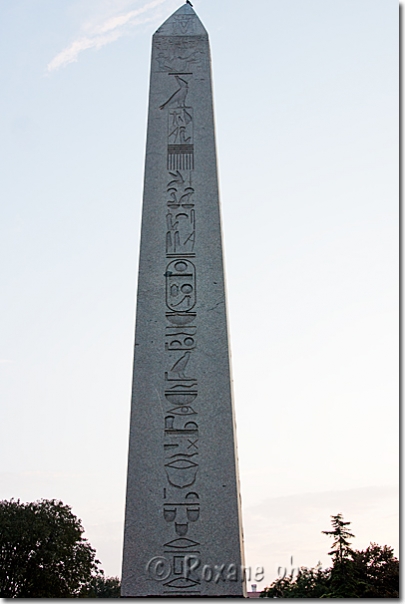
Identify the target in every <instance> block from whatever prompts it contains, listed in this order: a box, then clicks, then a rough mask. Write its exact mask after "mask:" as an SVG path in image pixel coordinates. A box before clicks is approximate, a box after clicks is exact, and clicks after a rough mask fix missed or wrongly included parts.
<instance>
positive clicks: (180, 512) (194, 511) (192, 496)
mask: <svg viewBox="0 0 405 604" xmlns="http://www.w3.org/2000/svg"><path fill="white" fill-rule="evenodd" d="M185 499H186V501H184V502H181V503H165V504H164V507H163V517H164V519H165V520H166V522H174V528H175V532H176V534H177V535H179V536H180V537H184V536H185V535H186V534H187V533H188V528H189V523H190V522H196V521H197V520H198V519H199V517H200V503H199V497H198V495H197V493H187V495H186V497H185ZM174 574H176V572H175V573H174Z"/></svg>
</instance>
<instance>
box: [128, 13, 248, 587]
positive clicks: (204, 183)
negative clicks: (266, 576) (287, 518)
mask: <svg viewBox="0 0 405 604" xmlns="http://www.w3.org/2000/svg"><path fill="white" fill-rule="evenodd" d="M243 564H244V560H243V537H242V529H241V518H240V495H239V484H238V472H237V455H236V447H235V425H234V415H233V405H232V392H231V379H230V367H229V350H228V334H227V320H226V304H225V288H224V271H223V260H222V241H221V224H220V214H219V199H218V179H217V162H216V148H215V132H214V119H213V106H212V86H211V62H210V50H209V41H208V35H207V32H206V30H205V29H204V27H203V25H202V23H201V22H200V20H199V19H198V17H197V15H196V14H195V12H194V10H193V9H192V8H191V6H190V5H189V4H185V5H184V6H182V7H181V8H180V9H179V10H178V11H177V12H175V13H174V14H173V15H172V16H171V17H170V18H169V19H168V20H167V21H166V22H165V23H164V24H163V25H162V26H161V27H160V28H159V29H158V30H157V32H156V33H155V34H154V36H153V44H152V64H151V79H150V97H149V117H148V135H147V144H146V162H145V183H144V198H143V215H142V235H141V250H140V262H139V282H138V298H137V316H136V331H135V355H134V373H133V391H132V411H131V426H130V446H129V462H128V483H127V501H126V519H125V536H124V560H123V574H122V596H123V597H142V596H155V597H156V596H162V597H170V596H174V597H181V596H184V597H202V596H212V597H216V596H224V597H226V596H228V597H232V596H234V597H241V596H243V594H244V591H245V590H244V583H243V582H242V580H241V579H242V573H241V566H242V565H243Z"/></svg>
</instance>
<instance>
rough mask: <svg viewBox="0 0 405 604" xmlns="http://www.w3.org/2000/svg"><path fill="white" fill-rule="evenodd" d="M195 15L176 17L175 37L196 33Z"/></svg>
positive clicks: (174, 22)
mask: <svg viewBox="0 0 405 604" xmlns="http://www.w3.org/2000/svg"><path fill="white" fill-rule="evenodd" d="M194 25H195V17H194V15H174V21H173V36H178V35H180V36H184V35H186V34H193V33H194Z"/></svg>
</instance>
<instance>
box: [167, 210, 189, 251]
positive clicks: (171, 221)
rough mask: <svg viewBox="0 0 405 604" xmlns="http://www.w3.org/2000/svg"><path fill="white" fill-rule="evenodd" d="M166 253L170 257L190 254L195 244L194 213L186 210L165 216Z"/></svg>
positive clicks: (169, 212) (168, 213)
mask: <svg viewBox="0 0 405 604" xmlns="http://www.w3.org/2000/svg"><path fill="white" fill-rule="evenodd" d="M166 224H167V233H166V253H167V254H171V255H182V254H191V253H192V252H193V250H194V244H195V212H194V210H188V211H187V210H186V211H182V212H175V213H174V212H171V211H170V210H169V211H168V212H167V214H166Z"/></svg>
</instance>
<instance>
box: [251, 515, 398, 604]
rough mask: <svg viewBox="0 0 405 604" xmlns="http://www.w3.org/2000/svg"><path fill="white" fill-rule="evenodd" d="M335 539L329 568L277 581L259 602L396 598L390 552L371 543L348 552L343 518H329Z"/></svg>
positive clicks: (395, 565) (394, 566)
mask: <svg viewBox="0 0 405 604" xmlns="http://www.w3.org/2000/svg"><path fill="white" fill-rule="evenodd" d="M331 518H332V527H333V530H332V531H322V533H324V534H325V535H328V536H332V537H334V542H333V545H332V550H331V551H330V552H329V555H330V556H331V557H332V561H333V564H332V566H331V568H327V569H324V570H322V568H321V567H320V565H318V566H317V567H315V568H304V567H303V568H301V569H300V571H299V573H298V576H297V577H293V576H289V577H284V578H279V579H276V580H275V581H273V583H272V584H271V585H270V586H269V587H266V588H265V589H264V590H263V591H262V593H261V595H260V597H262V598H398V597H399V561H398V559H397V558H395V556H394V552H393V549H392V548H391V547H389V546H387V545H384V546H383V547H381V546H380V545H377V544H376V543H371V544H370V546H369V547H368V548H367V549H365V550H364V551H358V550H353V549H351V547H350V545H351V543H350V542H349V541H348V539H349V538H351V537H354V535H353V534H352V533H351V532H350V531H349V530H348V528H347V527H348V526H349V525H350V522H344V520H343V516H342V514H337V515H336V516H331Z"/></svg>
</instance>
